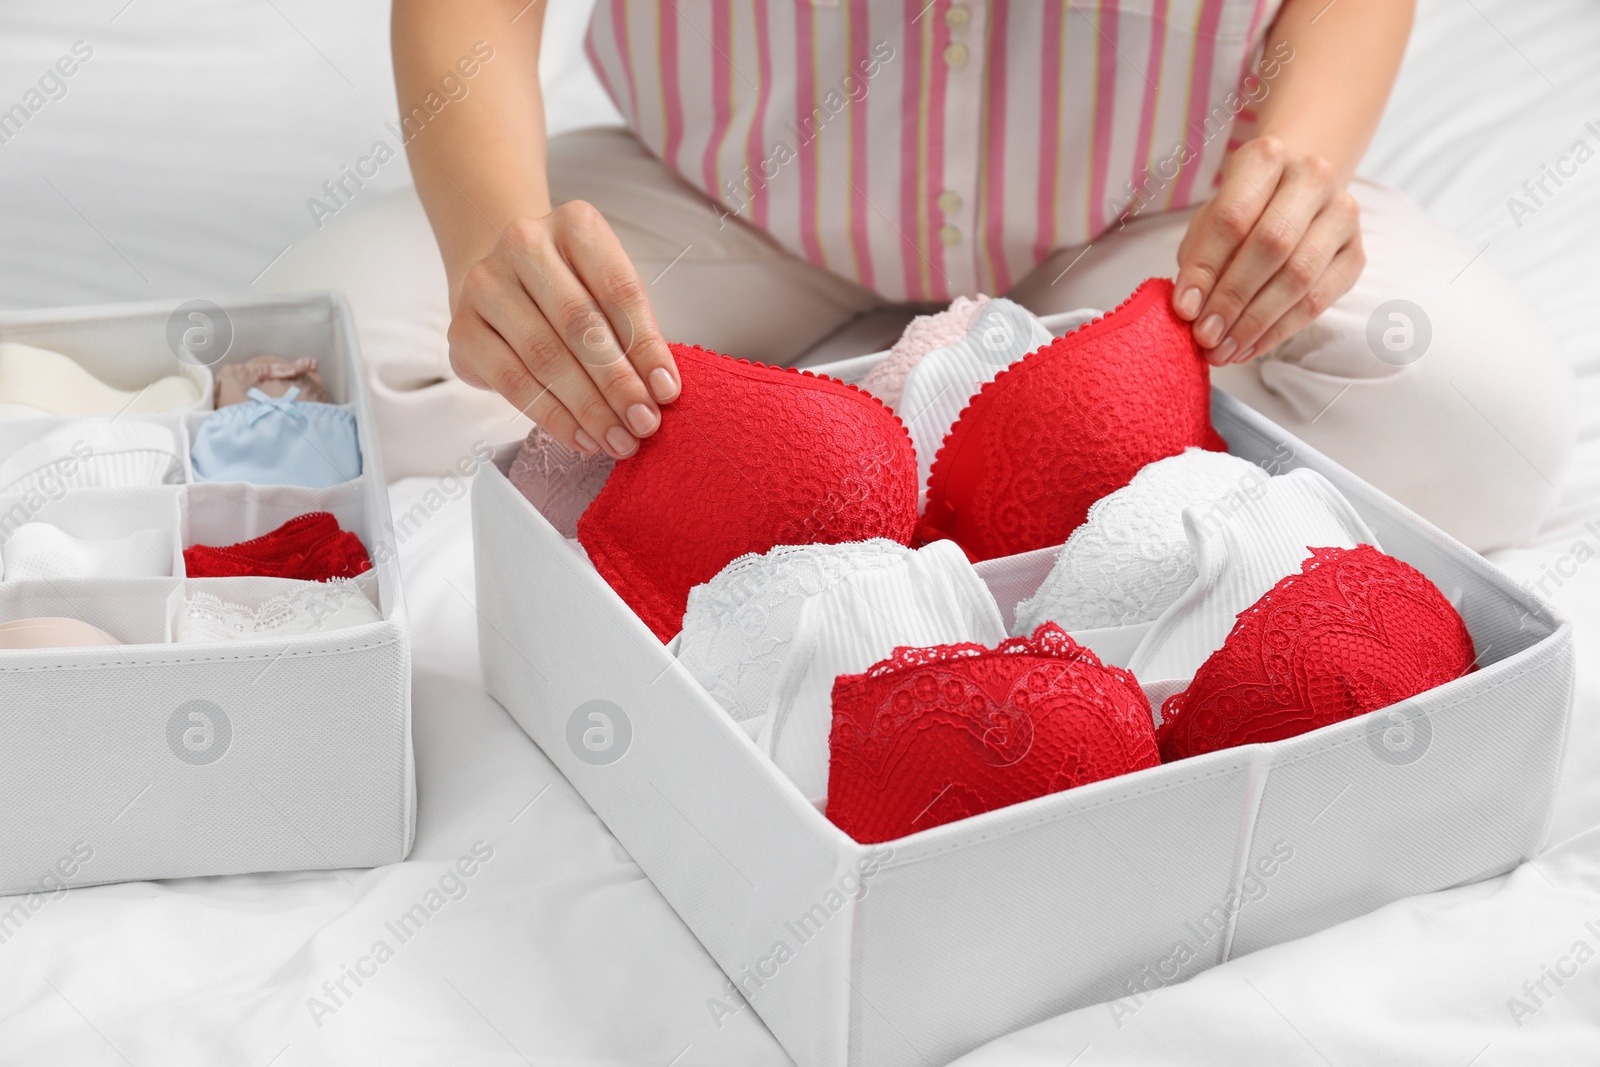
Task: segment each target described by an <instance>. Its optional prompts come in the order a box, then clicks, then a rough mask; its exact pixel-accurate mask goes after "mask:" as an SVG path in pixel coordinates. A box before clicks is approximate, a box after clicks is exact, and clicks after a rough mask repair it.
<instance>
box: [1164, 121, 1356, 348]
mask: <svg viewBox="0 0 1600 1067" xmlns="http://www.w3.org/2000/svg"><path fill="white" fill-rule="evenodd" d="M1366 264H1367V256H1366V252H1365V251H1364V250H1363V249H1362V247H1361V217H1360V211H1359V209H1358V208H1357V207H1356V201H1355V198H1354V197H1353V196H1351V195H1350V194H1349V192H1347V191H1346V190H1345V189H1344V187H1343V185H1342V184H1341V183H1340V182H1339V181H1338V180H1337V178H1336V177H1335V172H1334V168H1333V166H1332V165H1331V164H1330V163H1329V162H1328V161H1327V160H1325V159H1323V158H1321V157H1320V156H1313V155H1304V154H1297V153H1295V152H1294V151H1292V150H1291V149H1289V147H1288V146H1287V145H1285V144H1284V143H1283V142H1282V141H1280V140H1278V139H1277V138H1274V137H1258V138H1256V139H1255V140H1252V141H1247V142H1245V143H1244V144H1243V145H1241V146H1240V147H1239V149H1238V150H1237V151H1236V152H1235V153H1234V155H1233V158H1232V159H1231V160H1230V161H1229V163H1228V170H1227V172H1226V174H1225V175H1224V177H1223V180H1222V187H1221V188H1220V189H1219V190H1218V191H1217V195H1216V196H1214V197H1212V198H1211V200H1210V201H1209V202H1207V203H1206V205H1205V206H1204V207H1202V208H1201V209H1200V211H1199V212H1198V213H1196V215H1195V216H1194V218H1193V220H1191V221H1190V223H1189V230H1188V232H1187V233H1186V234H1184V237H1183V243H1182V244H1180V245H1179V246H1178V279H1177V283H1176V285H1175V287H1174V291H1173V309H1174V310H1175V311H1176V312H1177V313H1178V315H1179V316H1180V317H1182V318H1184V319H1186V320H1188V321H1190V322H1192V323H1194V337H1195V341H1196V342H1197V343H1198V344H1199V345H1200V347H1201V348H1202V349H1205V350H1206V353H1205V354H1206V359H1207V360H1209V361H1210V362H1211V363H1212V364H1213V365H1216V366H1221V365H1223V364H1226V363H1242V362H1244V361H1245V360H1248V359H1252V358H1254V357H1255V356H1258V355H1260V354H1262V353H1264V352H1266V351H1267V350H1269V349H1271V348H1272V347H1273V346H1275V345H1277V344H1278V343H1280V342H1281V341H1284V340H1286V339H1287V338H1289V337H1292V336H1293V335H1294V334H1296V333H1298V332H1299V331H1300V330H1302V329H1304V328H1305V327H1306V326H1307V325H1308V324H1309V323H1310V322H1311V321H1312V320H1313V319H1315V318H1316V317H1317V316H1318V315H1320V314H1322V313H1323V312H1324V311H1326V310H1327V309H1328V306H1329V305H1330V304H1332V303H1333V302H1334V301H1335V300H1337V299H1339V298H1340V297H1341V296H1343V295H1344V294H1345V293H1347V292H1349V291H1350V287H1351V286H1352V285H1354V284H1355V280H1356V278H1357V277H1359V276H1360V274H1361V270H1362V268H1363V267H1365V266H1366Z"/></svg>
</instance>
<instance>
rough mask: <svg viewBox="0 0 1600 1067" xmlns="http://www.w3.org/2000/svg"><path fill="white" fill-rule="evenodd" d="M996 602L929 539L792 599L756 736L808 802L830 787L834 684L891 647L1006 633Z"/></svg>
mask: <svg viewBox="0 0 1600 1067" xmlns="http://www.w3.org/2000/svg"><path fill="white" fill-rule="evenodd" d="M1005 635H1006V634H1005V623H1004V622H1003V621H1002V620H1001V617H1000V608H999V605H998V604H996V603H995V600H994V596H993V594H991V593H990V592H989V587H988V586H987V585H985V584H984V582H983V579H982V578H980V577H979V576H978V573H977V571H975V570H973V568H972V564H971V563H969V562H968V561H967V557H966V554H965V553H964V552H962V551H961V549H960V548H959V547H958V546H957V545H956V544H955V542H953V541H936V542H934V543H933V544H931V545H928V546H927V547H926V548H921V549H918V550H917V551H915V552H911V553H908V554H906V555H905V556H904V557H902V558H901V559H900V560H898V561H896V562H894V563H892V564H890V565H889V566H886V567H875V568H868V569H863V570H858V571H856V572H855V573H853V574H850V575H848V576H846V577H845V578H843V579H842V580H840V581H838V582H836V583H834V584H833V585H832V586H830V587H829V588H828V589H826V590H824V591H823V592H821V593H818V594H817V595H815V596H811V597H807V598H806V599H805V601H804V603H802V604H801V605H800V613H799V617H798V619H797V621H796V624H795V628H794V635H793V637H792V638H790V640H789V642H788V647H787V649H786V650H785V653H784V655H783V657H782V665H781V667H780V669H779V671H778V674H777V677H776V678H775V679H774V680H773V683H772V691H771V694H770V695H769V698H768V702H767V707H768V711H767V714H766V715H765V716H764V717H763V718H762V719H760V720H758V729H757V731H756V733H755V740H756V744H757V745H758V746H759V747H760V748H761V750H762V751H764V752H766V753H767V754H768V755H770V756H771V757H772V761H773V762H774V763H775V764H777V766H778V769H779V770H781V771H783V773H784V774H786V775H788V777H789V779H790V780H791V781H792V782H794V784H795V785H796V787H798V788H799V789H800V791H801V793H803V794H804V795H805V797H806V798H807V799H808V800H817V799H820V798H822V797H824V796H826V795H827V791H828V737H829V734H830V733H831V732H832V730H833V682H834V679H836V678H838V677H839V676H840V675H842V674H859V673H860V672H862V671H864V670H866V669H867V668H868V667H870V666H872V665H873V664H874V663H877V662H878V661H879V660H882V659H886V658H887V657H889V656H890V655H892V654H893V653H894V650H895V649H896V648H901V647H922V646H926V645H945V644H954V643H957V642H962V641H971V642H976V643H978V644H981V645H984V646H986V647H993V646H995V645H997V644H998V643H999V642H1000V641H1002V640H1004V638H1005Z"/></svg>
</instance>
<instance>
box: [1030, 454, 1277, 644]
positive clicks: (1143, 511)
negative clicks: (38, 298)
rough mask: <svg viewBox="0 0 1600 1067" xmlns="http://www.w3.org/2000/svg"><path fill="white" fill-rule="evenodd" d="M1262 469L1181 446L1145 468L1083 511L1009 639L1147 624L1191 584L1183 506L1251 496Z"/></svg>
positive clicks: (1224, 503) (1225, 503) (1264, 477)
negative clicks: (1042, 627)
mask: <svg viewBox="0 0 1600 1067" xmlns="http://www.w3.org/2000/svg"><path fill="white" fill-rule="evenodd" d="M1267 478H1268V475H1267V472H1266V471H1264V470H1262V469H1261V468H1260V467H1258V466H1256V465H1255V464H1254V463H1251V462H1250V461H1248V460H1243V459H1240V458H1239V457H1237V456H1232V455H1229V454H1228V453H1226V452H1208V451H1206V450H1205V449H1201V448H1188V449H1185V450H1184V451H1183V452H1180V453H1179V454H1178V455H1176V456H1170V457H1168V458H1167V459H1163V460H1157V461H1156V462H1154V463H1150V464H1147V465H1146V466H1144V467H1143V468H1142V469H1140V471H1139V473H1138V474H1136V475H1134V476H1133V480H1132V481H1130V482H1129V483H1128V484H1127V485H1125V486H1123V487H1122V488H1121V489H1118V490H1117V491H1116V492H1114V493H1111V494H1110V495H1108V496H1105V497H1102V498H1101V499H1099V500H1097V501H1095V502H1094V503H1093V504H1092V505H1090V507H1089V516H1088V518H1087V519H1085V520H1084V522H1083V525H1081V526H1079V527H1078V528H1077V529H1076V530H1074V531H1073V532H1072V535H1071V536H1070V537H1068V538H1067V543H1066V544H1065V545H1063V546H1062V548H1061V554H1060V555H1059V556H1057V557H1056V562H1055V566H1053V567H1051V568H1050V573H1049V575H1048V576H1047V577H1046V578H1045V580H1044V582H1043V583H1041V584H1040V586H1039V589H1038V591H1037V592H1035V593H1034V595H1033V596H1032V597H1030V598H1028V599H1027V600H1024V601H1023V602H1022V603H1020V604H1018V605H1017V611H1016V620H1015V623H1014V625H1013V626H1012V628H1011V632H1012V633H1013V634H1016V635H1019V636H1025V635H1027V634H1031V633H1033V631H1034V630H1035V629H1037V628H1038V626H1039V624H1040V623H1044V622H1054V623H1055V624H1056V625H1058V626H1060V627H1061V628H1062V629H1063V630H1068V631H1075V630H1094V629H1101V628H1104V627H1111V626H1127V625H1130V624H1133V623H1141V622H1151V621H1153V620H1154V619H1155V618H1156V616H1158V615H1160V614H1161V613H1162V612H1163V611H1165V610H1166V609H1167V607H1168V605H1170V604H1171V603H1172V602H1173V601H1174V600H1177V599H1178V597H1179V595H1180V594H1182V593H1183V591H1184V590H1185V589H1187V588H1189V586H1191V585H1193V584H1194V579H1195V565H1194V551H1193V549H1191V548H1190V546H1189V539H1188V537H1187V536H1186V535H1185V534H1184V530H1183V509H1184V508H1186V507H1189V506H1190V505H1192V504H1207V503H1210V502H1212V501H1220V502H1222V503H1219V504H1218V506H1219V507H1223V508H1226V507H1228V500H1229V498H1230V497H1231V496H1235V495H1241V494H1252V493H1255V492H1259V488H1260V486H1261V485H1263V484H1264V483H1265V482H1266V481H1267Z"/></svg>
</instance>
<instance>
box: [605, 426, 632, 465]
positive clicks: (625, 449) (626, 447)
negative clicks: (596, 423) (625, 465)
mask: <svg viewBox="0 0 1600 1067" xmlns="http://www.w3.org/2000/svg"><path fill="white" fill-rule="evenodd" d="M606 444H608V445H610V446H611V451H612V452H614V453H616V455H617V456H618V457H619V458H620V457H622V456H631V455H633V452H634V449H636V448H638V447H639V442H637V441H635V440H634V439H633V436H632V435H631V434H629V433H628V431H627V430H624V429H623V428H622V427H621V426H613V427H611V429H609V430H607V431H606Z"/></svg>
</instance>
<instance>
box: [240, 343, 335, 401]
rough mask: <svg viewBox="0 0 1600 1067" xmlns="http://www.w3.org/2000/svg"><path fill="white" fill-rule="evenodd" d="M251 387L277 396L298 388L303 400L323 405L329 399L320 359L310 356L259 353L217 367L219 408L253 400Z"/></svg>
mask: <svg viewBox="0 0 1600 1067" xmlns="http://www.w3.org/2000/svg"><path fill="white" fill-rule="evenodd" d="M251 389H260V390H261V391H262V392H263V393H265V394H267V395H268V396H273V397H278V396H283V395H284V394H285V393H287V392H288V391H289V390H290V389H298V390H299V391H300V392H299V398H300V399H301V400H303V401H306V402H313V401H314V402H316V403H319V404H326V403H327V402H328V390H327V387H326V386H324V385H323V384H322V375H321V374H320V373H318V371H317V361H316V360H314V359H309V358H307V359H279V358H278V357H277V356H257V357H256V358H254V359H247V360H245V361H244V362H243V363H229V364H227V365H226V366H223V367H219V368H218V369H217V407H219V408H222V407H227V406H228V405H229V404H243V403H245V402H246V401H247V400H249V399H250V390H251Z"/></svg>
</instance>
